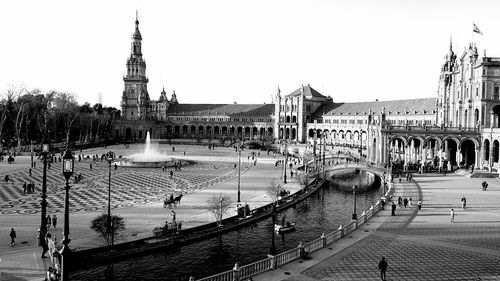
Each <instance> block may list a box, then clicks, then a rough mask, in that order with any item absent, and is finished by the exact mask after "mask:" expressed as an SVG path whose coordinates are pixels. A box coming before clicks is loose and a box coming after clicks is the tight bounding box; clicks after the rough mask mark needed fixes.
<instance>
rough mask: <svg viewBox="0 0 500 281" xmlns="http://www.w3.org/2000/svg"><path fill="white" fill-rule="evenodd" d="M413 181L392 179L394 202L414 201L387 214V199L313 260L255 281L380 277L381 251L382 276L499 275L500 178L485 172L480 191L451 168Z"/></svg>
mask: <svg viewBox="0 0 500 281" xmlns="http://www.w3.org/2000/svg"><path fill="white" fill-rule="evenodd" d="M414 180H415V181H414V182H405V180H404V179H403V182H402V183H401V184H400V183H396V184H395V194H394V198H393V199H394V200H395V201H396V204H397V197H398V196H403V197H404V196H408V197H412V199H413V203H414V204H413V207H412V208H398V209H397V211H396V216H391V215H390V214H391V211H390V203H389V206H387V205H386V208H385V210H384V211H382V212H381V213H379V214H378V215H376V216H375V217H373V218H372V219H371V220H370V221H369V222H368V223H366V224H365V225H363V226H362V227H360V228H359V229H358V230H356V231H355V232H353V233H352V234H351V235H349V236H348V237H345V238H343V239H341V240H339V241H338V242H336V243H334V244H331V245H330V246H329V248H326V249H322V250H319V251H317V252H315V253H312V254H311V257H312V258H311V259H307V260H299V261H295V262H292V263H289V264H287V265H285V266H283V267H280V268H279V269H277V270H275V271H270V272H267V273H264V274H261V275H258V276H256V277H253V280H254V281H260V280H266V281H270V280H287V281H298V280H300V281H316V280H381V279H380V272H379V269H378V262H379V261H380V259H381V257H382V256H384V257H385V258H386V260H387V262H388V264H389V267H388V270H387V280H398V281H399V280H450V281H452V280H483V281H484V280H500V266H499V265H500V182H499V180H498V179H486V180H487V182H488V183H489V187H488V190H487V191H482V190H481V182H482V181H483V180H484V179H471V178H466V177H464V176H457V175H453V174H452V175H447V176H441V175H435V174H428V175H415V176H414ZM462 196H465V197H466V199H467V206H466V207H467V209H465V210H464V209H462V207H461V201H460V198H461V197H462ZM419 197H421V198H422V199H423V200H422V202H423V207H422V210H420V211H418V209H417V207H416V203H417V201H418V198H419ZM451 208H453V209H454V210H455V213H456V215H455V222H454V223H452V222H451V221H450V209H451ZM319 235H320V234H318V236H319Z"/></svg>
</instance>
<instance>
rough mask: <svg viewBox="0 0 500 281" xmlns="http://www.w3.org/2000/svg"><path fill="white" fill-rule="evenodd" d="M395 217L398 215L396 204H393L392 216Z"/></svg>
mask: <svg viewBox="0 0 500 281" xmlns="http://www.w3.org/2000/svg"><path fill="white" fill-rule="evenodd" d="M395 215H396V204H395V203H394V202H392V206H391V216H395Z"/></svg>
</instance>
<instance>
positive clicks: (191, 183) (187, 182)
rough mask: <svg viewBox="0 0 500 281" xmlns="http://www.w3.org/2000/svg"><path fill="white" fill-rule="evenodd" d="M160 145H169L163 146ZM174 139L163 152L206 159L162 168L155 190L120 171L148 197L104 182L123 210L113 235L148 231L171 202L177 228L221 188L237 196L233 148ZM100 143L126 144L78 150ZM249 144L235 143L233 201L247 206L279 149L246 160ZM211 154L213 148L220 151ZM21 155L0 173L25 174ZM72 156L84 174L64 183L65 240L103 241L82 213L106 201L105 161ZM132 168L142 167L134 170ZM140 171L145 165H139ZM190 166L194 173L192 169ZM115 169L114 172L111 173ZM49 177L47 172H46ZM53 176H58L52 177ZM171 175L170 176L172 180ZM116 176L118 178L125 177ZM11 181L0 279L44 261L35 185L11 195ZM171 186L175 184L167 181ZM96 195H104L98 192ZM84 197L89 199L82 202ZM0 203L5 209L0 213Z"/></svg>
mask: <svg viewBox="0 0 500 281" xmlns="http://www.w3.org/2000/svg"><path fill="white" fill-rule="evenodd" d="M166 147H167V148H169V149H170V147H169V146H166ZM175 147H176V153H169V154H174V155H175V157H177V158H185V159H191V160H195V161H197V160H198V161H203V162H204V163H208V164H206V165H205V166H200V167H198V168H196V169H195V168H193V169H191V168H190V167H185V168H182V170H181V171H174V177H173V179H172V181H173V182H167V181H168V180H169V176H168V173H167V172H165V173H164V175H162V176H161V177H160V179H159V180H162V181H165V185H166V186H165V187H162V188H160V189H159V191H157V192H155V191H154V190H153V191H151V188H152V187H151V186H148V185H144V186H140V184H141V182H142V181H144V178H141V177H140V176H137V177H133V175H134V172H130V170H127V172H125V175H123V176H127V178H126V180H127V179H128V180H130V181H134V180H137V181H138V183H135V182H134V184H137V185H138V188H140V191H139V192H137V190H134V191H133V192H132V194H136V195H137V196H145V198H146V199H148V200H139V201H134V200H132V201H130V200H128V201H127V200H125V199H124V198H119V196H125V197H128V196H129V194H128V193H124V191H123V189H126V188H125V187H123V186H113V185H112V193H113V196H112V201H113V203H112V204H113V205H112V206H113V209H112V213H113V214H116V215H121V216H123V217H124V218H125V221H126V228H127V229H126V230H125V231H124V232H123V233H122V235H121V239H120V241H129V240H134V239H138V238H143V237H149V236H152V230H153V229H154V227H156V226H162V225H163V224H164V222H165V220H168V221H171V220H172V218H171V210H175V212H176V219H177V221H182V222H183V228H188V227H193V226H197V225H200V224H205V223H209V222H212V221H214V218H213V215H212V214H211V213H209V212H208V211H207V210H206V202H207V200H208V199H209V198H211V197H212V196H213V195H215V194H224V195H228V196H230V197H231V198H232V200H233V202H236V201H237V192H236V191H237V180H238V178H237V172H235V171H234V167H233V165H234V163H237V155H236V153H234V149H233V148H222V147H221V148H216V150H215V151H213V150H212V151H208V149H207V148H206V146H205V147H202V148H201V149H200V148H199V147H198V148H197V147H194V146H180V145H176V146H175ZM200 147H201V146H200ZM132 148H134V147H132ZM108 150H113V151H115V152H116V153H117V155H118V154H122V153H123V154H124V155H125V154H127V153H130V151H124V150H123V149H122V148H121V147H119V146H115V147H108V149H107V150H104V149H90V150H84V151H83V153H84V154H86V155H87V154H99V155H101V154H102V153H105V152H106V151H108ZM184 151H186V155H185V156H184V154H183V152H184ZM249 152H250V151H248V150H246V151H243V152H242V158H241V159H242V165H241V167H242V168H241V169H242V170H241V171H242V173H241V201H242V202H247V203H248V204H249V205H250V207H251V208H255V207H259V206H262V205H264V204H267V203H270V202H271V198H269V197H268V195H267V190H268V188H269V185H270V183H271V182H272V181H273V180H274V181H276V182H277V183H279V182H280V176H281V174H282V172H281V171H282V166H277V167H276V166H275V165H274V163H275V161H276V160H278V159H279V157H280V156H278V155H276V158H274V157H273V155H272V153H271V154H270V155H267V154H266V153H265V152H261V156H260V157H256V159H257V164H256V165H253V162H252V161H251V158H250V159H248V158H247V156H248V153H249ZM195 154H196V155H195ZM217 154H221V156H218V155H217ZM29 162H30V159H29V157H27V156H26V157H17V158H16V164H15V165H8V164H6V163H5V162H3V163H0V176H2V178H3V175H4V174H5V173H9V174H10V175H11V177H12V175H13V174H14V175H16V176H18V174H26V173H27V169H28V167H29V165H30V163H29ZM103 163H104V162H103ZM76 164H77V165H80V166H79V169H80V170H82V171H84V173H85V176H84V179H85V178H86V179H88V181H87V182H84V184H83V185H82V186H77V185H74V184H72V190H71V191H70V201H72V200H73V201H72V205H71V211H70V239H71V243H70V244H69V245H70V248H71V249H83V248H89V247H96V246H99V245H103V242H102V239H100V238H98V237H97V235H96V234H95V233H94V232H93V231H92V230H90V228H89V225H90V220H91V219H92V218H93V217H95V216H96V215H98V214H101V213H103V212H105V208H104V207H105V206H107V205H106V204H104V205H102V202H100V201H99V200H101V201H102V200H104V201H105V202H107V192H104V191H107V185H105V186H100V185H99V184H98V183H99V181H105V182H107V172H108V167H107V165H106V164H104V165H103V164H101V165H99V166H100V167H99V166H97V167H95V166H94V168H93V169H92V171H90V170H89V168H88V163H85V164H79V163H76ZM41 166H42V165H41V163H40V162H39V163H38V164H37V167H36V170H37V171H36V172H37V173H38V175H37V176H38V177H39V178H40V177H41V174H40V173H41ZM228 167H230V168H228ZM51 169H52V170H53V171H54V172H55V171H57V173H60V164H54V165H53V167H52V168H51ZM121 169H122V168H119V169H118V171H120V170H121ZM190 169H191V170H190ZM20 170H21V171H22V172H19V171H20ZM75 170H76V168H75ZM157 170H158V173H159V174H161V169H157ZM219 171H222V172H219ZM16 173H18V174H16ZM34 173H35V171H34ZM114 173H115V171H113V176H112V182H114V181H113V179H114V177H115V174H114ZM137 173H139V172H137ZM140 173H142V171H141V172H140ZM147 173H151V172H149V171H147ZM207 173H208V174H207ZM193 174H196V176H194V175H193ZM34 176H35V175H34ZM118 176H119V175H118V174H117V175H116V177H118ZM19 177H21V176H19ZM22 177H23V180H21V181H20V180H18V181H17V182H16V184H15V185H13V186H16V188H19V184H20V182H23V181H24V177H26V176H22ZM190 177H191V178H190ZM136 178H139V179H136ZM50 179H52V177H51V178H50ZM61 179H62V175H61V176H60V178H59V177H54V179H53V181H54V182H51V184H52V185H53V186H54V188H53V189H54V190H53V194H49V198H48V200H50V199H52V201H50V202H49V205H50V204H51V203H52V204H53V208H50V209H49V212H48V213H49V214H51V215H52V214H53V213H55V214H57V216H58V219H59V223H58V226H57V229H55V230H54V229H53V228H51V229H49V232H51V233H52V234H55V235H57V240H58V241H60V240H61V238H62V234H61V233H62V228H63V221H64V220H63V213H62V210H61V207H62V206H61V205H60V202H59V204H55V203H54V202H58V200H59V199H57V198H51V197H50V196H52V197H56V195H59V197H60V196H61V193H63V192H62V190H56V187H57V186H62V182H63V181H62V180H61ZM89 179H90V180H89ZM288 179H289V183H288V184H286V185H284V188H285V189H286V190H290V191H292V192H295V191H297V190H298V189H299V188H300V187H299V185H298V183H297V182H296V181H295V180H294V179H293V180H290V177H288ZM58 180H59V181H60V182H58ZM126 180H125V181H126ZM176 180H178V181H177V182H176ZM161 183H163V182H161ZM123 184H125V182H124V183H123ZM37 185H38V187H40V185H41V184H40V183H37ZM101 185H102V184H101ZM167 185H168V186H167ZM13 186H5V184H4V186H0V187H1V188H2V189H1V190H0V206H2V204H4V205H3V206H4V207H5V208H3V209H2V208H0V281H6V280H43V278H44V277H45V272H46V270H47V269H48V267H49V266H50V262H49V259H41V258H40V255H41V248H40V247H38V246H37V245H36V234H37V229H38V228H39V225H40V213H39V207H37V206H39V205H38V204H39V202H40V193H39V191H38V190H37V192H35V194H32V195H26V196H24V195H23V194H22V195H19V196H18V193H19V192H18V191H16V192H17V193H16V192H14V191H13V189H12V188H13ZM50 186H51V185H49V186H48V189H50ZM75 186H76V187H75ZM172 186H174V187H175V188H171V187H172ZM85 188H89V189H91V188H93V189H92V190H93V191H92V193H94V194H92V193H90V194H89V193H85V192H84V191H85ZM80 189H81V190H82V192H80V193H77V194H73V193H72V192H75V193H76V192H77V191H78V190H80ZM75 190H76V191H75ZM103 190H104V191H103ZM141 192H142V193H144V194H142V193H141ZM171 192H172V193H175V194H179V193H180V192H182V193H184V197H183V198H182V201H181V204H179V205H178V206H177V207H175V208H174V209H169V208H163V203H162V202H163V199H164V198H165V196H166V195H169V194H170V193H171ZM95 193H97V194H99V196H96V195H95ZM101 193H102V194H101ZM115 193H118V195H119V196H116V195H115ZM103 194H104V195H103ZM103 196H106V197H104V198H102V197H103ZM14 197H15V198H14ZM2 199H3V201H2ZM11 199H12V200H13V202H14V203H12V202H9V204H6V203H7V202H5V201H6V200H11ZM30 200H31V201H30ZM59 201H60V200H59ZM88 201H97V202H94V203H95V206H93V205H92V204H90V203H92V202H90V203H89V202H88ZM117 201H118V203H117ZM30 202H31V203H30ZM28 203H30V204H28ZM84 204H85V206H83V207H82V206H81V205H84ZM86 204H90V205H89V206H87V205H86ZM2 210H4V211H5V212H3V213H1V211H2ZM229 212H230V213H231V212H232V213H233V214H234V213H236V211H235V208H233V209H232V210H229ZM11 227H14V228H15V229H16V232H17V239H16V241H17V244H16V245H15V246H10V237H9V231H10V228H11Z"/></svg>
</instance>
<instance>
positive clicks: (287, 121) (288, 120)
mask: <svg viewBox="0 0 500 281" xmlns="http://www.w3.org/2000/svg"><path fill="white" fill-rule="evenodd" d="M286 123H290V115H287V116H286Z"/></svg>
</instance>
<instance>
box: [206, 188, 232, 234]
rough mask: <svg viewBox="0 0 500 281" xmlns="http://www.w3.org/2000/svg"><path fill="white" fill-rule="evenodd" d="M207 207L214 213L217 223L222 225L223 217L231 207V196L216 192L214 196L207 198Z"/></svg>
mask: <svg viewBox="0 0 500 281" xmlns="http://www.w3.org/2000/svg"><path fill="white" fill-rule="evenodd" d="M207 204H208V206H207V209H208V210H209V211H210V212H211V213H212V214H213V215H214V217H215V219H216V220H217V224H218V225H219V226H222V217H223V216H224V214H225V213H226V212H227V210H229V208H230V207H231V204H232V201H231V198H230V197H229V196H227V195H223V194H218V195H216V194H214V195H213V196H212V198H210V199H208V200H207Z"/></svg>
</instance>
